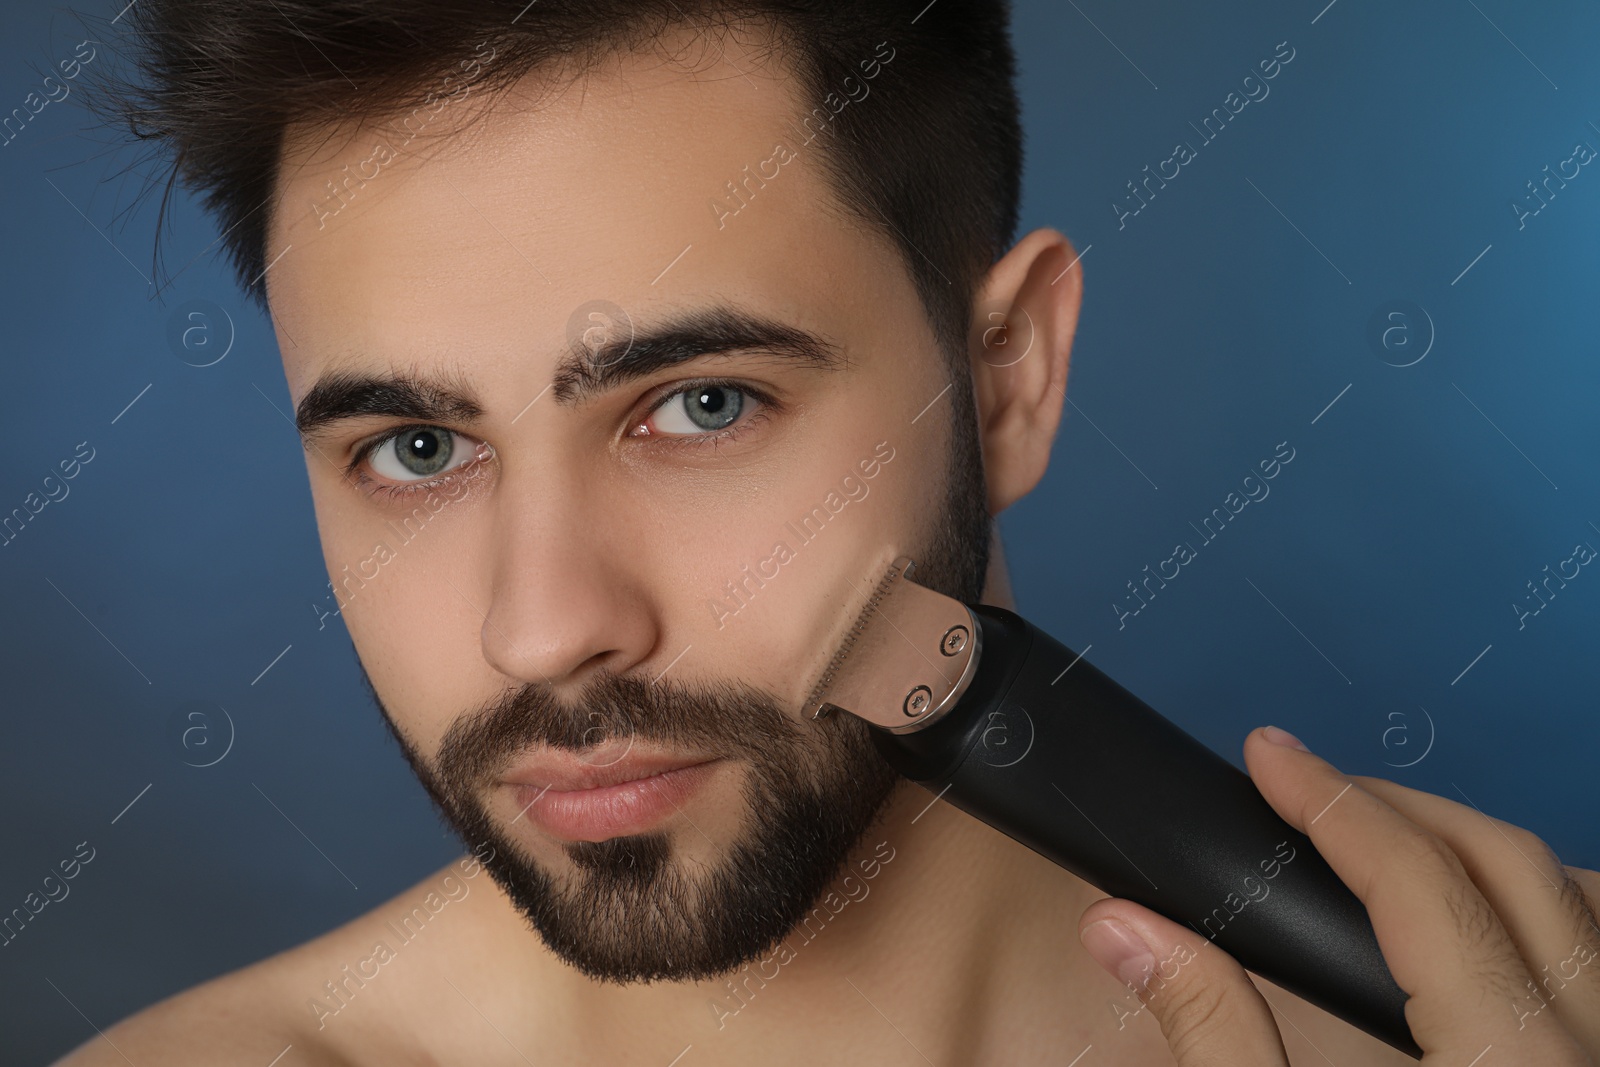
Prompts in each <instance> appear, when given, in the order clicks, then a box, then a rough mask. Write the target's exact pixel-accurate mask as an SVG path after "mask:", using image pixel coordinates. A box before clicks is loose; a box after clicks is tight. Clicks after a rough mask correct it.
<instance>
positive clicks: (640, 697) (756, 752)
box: [434, 671, 831, 789]
mask: <svg viewBox="0 0 1600 1067" xmlns="http://www.w3.org/2000/svg"><path fill="white" fill-rule="evenodd" d="M825 724H827V720H824V722H821V723H815V724H809V725H810V726H825ZM827 725H831V724H827ZM809 732H811V731H810V729H809V728H808V726H806V725H802V724H801V723H799V722H798V721H796V720H795V719H794V718H792V717H790V716H789V715H787V714H785V713H784V710H783V707H782V705H781V704H780V703H779V702H778V701H777V700H776V699H775V698H774V697H773V696H772V695H771V694H769V693H767V692H765V691H764V690H762V689H759V688H757V687H755V686H753V685H749V684H746V683H742V682H731V681H719V682H668V681H667V680H665V679H661V680H658V681H653V682H650V681H645V680H644V679H642V678H637V677H631V676H627V675H618V674H614V673H611V672H607V671H602V672H600V673H598V674H596V675H595V676H594V677H593V678H591V679H590V680H589V682H588V683H586V684H585V685H584V687H583V689H582V690H581V692H580V694H579V697H578V699H577V700H576V701H575V702H573V703H568V702H564V701H562V700H560V699H558V698H557V697H556V696H555V695H554V694H553V693H552V692H551V690H550V687H549V686H548V685H547V684H546V683H543V682H534V683H529V684H527V685H524V686H522V687H521V688H518V689H515V690H511V691H509V692H507V693H506V694H505V695H504V696H502V697H500V698H498V699H496V700H493V701H490V702H489V703H488V704H486V705H484V706H483V707H481V708H478V709H477V710H475V711H473V712H469V713H467V714H465V715H463V716H461V717H460V718H459V719H457V720H456V721H455V722H454V723H452V724H451V725H450V727H449V729H447V730H446V731H445V735H444V738H443V740H442V741H441V742H440V746H439V753H438V755H437V756H436V757H435V759H434V764H435V767H436V769H437V772H438V774H439V776H440V777H441V778H443V779H444V780H445V781H446V782H448V783H450V785H451V786H452V787H454V788H456V789H473V788H476V787H479V786H482V785H485V784H487V783H489V782H491V781H493V780H495V779H496V778H498V777H499V776H500V775H501V774H503V773H504V772H505V771H507V770H509V769H510V767H511V765H512V763H513V762H515V760H516V759H517V757H518V756H520V755H521V754H522V753H524V752H526V751H527V750H528V749H529V748H532V747H534V746H536V745H548V746H550V747H551V748H556V749H563V750H566V751H570V752H577V753H582V752H586V751H591V750H594V749H597V748H604V749H606V750H608V751H609V750H611V749H613V748H615V747H617V746H623V747H622V748H621V752H620V753H619V754H618V755H616V756H614V757H610V758H611V759H620V758H621V753H625V752H626V751H627V748H628V747H631V746H632V745H633V744H635V743H640V742H642V743H649V744H653V745H658V746H660V747H663V748H668V749H673V750H681V751H685V752H693V753H695V754H698V755H705V756H707V757H709V758H718V757H731V758H745V759H761V758H763V757H771V756H772V755H773V754H775V753H784V752H790V753H792V752H793V750H794V748H795V746H796V745H797V744H801V743H803V742H804V741H805V739H806V738H805V735H806V734H807V733H809Z"/></svg>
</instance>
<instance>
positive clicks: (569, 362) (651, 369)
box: [550, 305, 845, 406]
mask: <svg viewBox="0 0 1600 1067" xmlns="http://www.w3.org/2000/svg"><path fill="white" fill-rule="evenodd" d="M608 332H609V333H615V334H618V335H619V336H615V337H608V338H606V340H605V341H604V342H603V343H601V344H599V345H596V346H594V347H593V348H591V347H590V346H588V345H586V344H584V343H583V341H582V340H575V341H574V342H573V343H572V345H571V347H570V348H569V350H568V352H567V355H566V356H565V357H564V358H563V359H562V360H561V361H560V362H559V363H558V364H557V365H556V370H555V374H554V376H553V377H552V378H551V382H550V384H551V387H552V391H553V392H554V394H555V398H556V402H557V403H559V404H565V405H569V406H570V405H575V404H580V403H582V402H583V401H585V400H587V399H589V398H590V397H593V396H595V395H596V394H599V393H603V392H605V391H606V390H608V389H614V388H616V387H617V386H619V385H622V384H624V383H625V382H629V381H633V380H635V379H637V378H644V377H647V376H649V375H651V374H654V373H655V372H656V371H659V370H665V369H666V368H669V367H673V366H676V365H677V364H679V363H686V362H688V361H689V360H692V359H698V358H699V357H701V356H709V355H721V354H725V353H731V352H739V351H761V352H770V353H773V354H774V355H778V356H782V357H784V358H786V359H793V360H797V361H799V362H801V363H804V364H807V365H810V366H813V367H818V368H829V367H837V366H839V365H840V364H842V363H843V362H844V361H845V360H844V357H843V356H842V355H840V353H839V352H838V351H837V349H836V348H835V347H834V345H833V344H831V343H830V342H828V341H827V340H825V339H824V338H822V337H820V336H818V335H816V334H813V333H809V332H807V331H805V330H802V329H799V328H798V327H794V326H790V325H788V324H786V323H782V322H779V321H778V320H776V319H771V318H767V317H765V316H762V315H756V314H753V313H751V312H748V311H742V310H740V309H738V308H734V307H729V306H726V305H718V306H715V307H710V308H701V309H696V310H694V311H689V312H684V313H681V314H679V315H677V316H674V317H672V318H670V319H667V320H664V321H662V322H658V323H656V324H654V325H652V326H649V327H647V328H644V329H641V330H630V329H629V327H628V324H627V323H622V324H618V325H613V327H612V328H611V329H610V330H609V331H608ZM630 334H631V336H630Z"/></svg>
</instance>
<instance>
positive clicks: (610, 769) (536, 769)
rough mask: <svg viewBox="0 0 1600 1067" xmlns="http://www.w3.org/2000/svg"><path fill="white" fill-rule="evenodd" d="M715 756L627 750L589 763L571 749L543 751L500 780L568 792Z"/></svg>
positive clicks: (650, 774) (678, 767)
mask: <svg viewBox="0 0 1600 1067" xmlns="http://www.w3.org/2000/svg"><path fill="white" fill-rule="evenodd" d="M714 758H715V757H711V756H667V755H650V754H648V753H642V752H629V753H627V754H626V755H624V756H623V757H622V758H621V759H618V760H616V761H615V762H609V763H607V762H599V763H591V762H588V761H586V760H584V759H583V758H581V757H579V756H575V755H572V754H570V753H563V752H556V751H546V752H543V753H541V754H539V755H537V756H530V757H528V758H526V759H524V760H522V761H521V762H519V763H518V764H517V765H516V766H515V767H514V768H513V769H512V770H511V771H510V772H508V773H507V774H506V775H504V776H503V777H502V778H501V781H502V782H504V783H505V784H506V785H525V786H533V787H534V788H537V789H542V790H544V791H545V792H555V793H567V792H572V791H574V790H579V789H599V788H602V787H604V786H608V785H621V784H622V783H623V782H633V781H637V780H639V779H641V778H651V777H654V776H655V775H658V774H665V773H666V772H667V771H677V770H683V769H684V768H686V767H696V766H699V765H700V764H702V763H710V762H711V761H712V759H714Z"/></svg>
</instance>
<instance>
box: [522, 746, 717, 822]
mask: <svg viewBox="0 0 1600 1067" xmlns="http://www.w3.org/2000/svg"><path fill="white" fill-rule="evenodd" d="M722 762H724V761H723V760H722V759H721V758H720V757H717V758H711V759H695V758H692V757H691V758H687V759H685V758H681V757H680V758H674V757H666V756H657V757H651V756H646V755H642V754H636V753H629V754H628V755H625V756H623V757H622V758H621V759H619V760H617V761H616V762H614V763H610V764H604V765H598V766H597V765H594V764H589V763H584V762H581V761H579V760H576V759H574V758H572V757H570V756H556V755H553V754H551V755H546V756H542V757H540V758H537V759H533V760H528V761H526V762H524V763H522V764H519V765H518V767H517V768H516V769H515V770H514V771H512V772H511V773H510V774H508V775H506V777H505V778H504V779H502V781H501V785H502V786H504V787H505V788H507V789H509V790H510V791H511V794H512V797H513V798H514V800H515V803H516V806H517V810H518V815H517V818H516V819H514V820H512V821H513V822H515V821H517V820H520V819H522V818H524V817H526V818H527V820H528V821H529V822H530V823H532V824H533V825H534V826H536V827H538V828H539V829H541V830H543V831H544V832H545V833H547V834H549V835H551V836H552V837H556V838H559V839H561V840H563V841H605V840H607V839H609V838H612V837H621V836H624V835H627V834H638V833H643V832H645V831H647V830H649V829H651V828H652V827H654V826H656V825H657V824H659V823H660V822H662V821H663V820H665V819H666V818H668V817H669V816H671V815H672V814H674V813H676V812H677V811H679V810H680V809H681V808H682V807H683V805H684V804H685V803H687V802H688V801H689V799H690V798H691V797H692V796H693V795H694V793H695V792H697V791H698V790H699V789H700V788H701V787H702V786H704V785H705V783H706V781H707V780H709V779H710V778H711V777H712V776H713V775H714V774H715V773H716V767H717V766H718V765H719V764H721V763H722Z"/></svg>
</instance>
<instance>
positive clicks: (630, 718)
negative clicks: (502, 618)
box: [362, 382, 990, 984]
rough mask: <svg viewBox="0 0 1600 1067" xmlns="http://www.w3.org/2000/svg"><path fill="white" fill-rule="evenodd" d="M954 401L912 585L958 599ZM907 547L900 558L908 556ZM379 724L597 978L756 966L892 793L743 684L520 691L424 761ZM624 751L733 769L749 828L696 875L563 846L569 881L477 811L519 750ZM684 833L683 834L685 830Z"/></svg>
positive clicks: (971, 569)
mask: <svg viewBox="0 0 1600 1067" xmlns="http://www.w3.org/2000/svg"><path fill="white" fill-rule="evenodd" d="M958 384H960V385H962V386H964V388H960V387H958V388H956V389H953V390H951V392H952V393H953V394H954V403H955V407H956V411H955V418H954V420H953V422H954V426H953V430H954V434H953V438H952V442H951V446H950V448H949V452H948V456H949V462H948V464H947V467H946V478H945V501H944V508H943V513H942V514H940V515H938V516H936V519H937V521H935V522H933V523H931V524H930V527H929V528H928V529H927V530H925V531H924V533H923V536H922V538H921V540H922V541H923V542H924V545H923V546H920V547H921V548H922V551H921V552H920V553H919V552H917V551H910V552H908V553H907V554H908V555H910V556H911V557H912V558H913V559H914V560H915V561H916V563H917V566H916V568H915V569H914V570H913V571H912V576H913V577H914V578H915V579H916V580H917V581H918V582H919V583H921V584H923V585H926V586H928V587H929V588H932V589H935V590H937V591H939V592H942V593H944V594H946V595H948V596H953V597H956V598H957V599H959V600H962V601H965V602H967V603H976V602H977V601H978V599H979V597H980V596H981V595H982V591H983V586H984V578H985V572H986V569H987V564H988V557H989V532H990V518H989V515H988V511H987V507H986V501H985V488H984V479H983V467H982V459H981V455H980V452H979V445H978V438H977V428H976V419H975V417H974V412H973V402H972V396H971V388H970V384H968V383H965V382H963V383H958ZM913 547H917V546H913ZM362 678H363V679H364V680H366V683H367V688H368V690H369V691H370V692H372V694H373V700H374V701H376V702H377V704H378V707H379V709H380V710H382V711H383V714H384V721H385V722H386V723H387V724H388V726H389V729H390V732H391V733H392V734H393V735H394V737H395V740H396V741H397V742H398V743H399V745H400V748H401V751H402V752H404V754H405V757H406V759H407V760H408V761H409V762H410V764H411V767H412V770H413V771H414V772H415V773H416V775H417V778H418V779H419V780H420V781H421V782H422V784H423V787H424V788H425V789H426V790H427V791H428V794H429V795H430V796H431V797H432V798H433V801H434V803H435V805H436V806H437V807H438V809H439V811H440V813H441V814H442V815H443V817H444V819H445V821H446V822H447V824H448V825H449V826H450V827H451V828H452V829H453V830H454V831H455V832H456V833H457V834H459V835H460V836H461V838H462V839H463V840H464V841H465V842H466V843H467V845H468V847H469V848H472V849H474V850H475V851H477V852H478V853H479V854H480V855H484V854H485V853H486V852H487V851H488V850H485V849H483V848H482V846H483V845H484V844H487V845H489V846H490V847H491V848H492V854H490V855H488V857H487V858H485V859H484V860H483V863H484V866H485V868H486V869H487V870H488V871H489V873H490V875H491V876H492V877H493V878H494V880H495V881H496V882H497V883H498V884H499V885H500V887H501V888H502V889H503V890H504V891H505V893H506V895H507V896H508V897H510V899H511V901H512V903H513V904H515V905H516V907H517V908H518V909H519V910H520V911H522V912H523V914H524V915H526V916H527V918H528V919H529V921H530V922H531V924H532V926H533V928H534V929H535V930H536V931H537V932H538V933H539V935H540V937H541V938H542V939H543V940H544V942H545V944H546V945H547V946H548V947H549V948H550V950H551V951H552V952H554V953H555V954H556V955H558V956H559V957H561V958H562V959H563V960H565V961H566V962H568V963H569V964H571V965H572V966H573V967H575V968H577V969H578V970H579V971H581V972H582V973H584V974H585V975H587V976H589V977H590V978H592V979H595V980H597V981H607V982H616V983H619V984H622V983H627V982H640V981H643V982H650V981H685V980H689V981H699V980H704V979H707V978H711V977H714V976H717V975H720V974H724V973H727V972H729V971H733V970H736V969H737V968H739V967H740V966H742V965H743V964H745V963H748V962H751V961H754V960H756V959H758V958H761V957H762V956H764V955H766V954H767V953H768V951H769V950H770V949H771V948H773V947H774V946H775V945H776V944H777V943H778V942H779V941H780V940H781V939H782V938H783V937H784V936H786V935H787V934H788V933H789V932H790V931H791V930H792V929H793V928H794V927H795V926H796V925H797V924H798V923H799V922H800V921H801V919H802V918H803V917H804V916H805V915H806V914H807V913H809V912H810V911H811V909H812V908H813V907H814V906H815V905H816V904H817V902H818V900H819V899H820V898H821V897H822V895H823V893H824V892H825V891H826V890H827V888H828V886H829V885H830V884H831V883H832V882H833V880H834V879H835V878H836V877H837V876H838V875H839V874H840V872H841V871H842V870H843V868H844V866H845V864H846V863H847V862H848V860H849V859H850V856H851V853H852V852H853V851H854V850H855V849H856V847H857V846H858V845H859V844H860V843H861V841H862V839H863V837H864V836H865V835H866V833H867V831H868V830H870V829H871V828H872V826H873V825H874V823H876V822H877V820H878V818H879V816H880V815H881V813H882V811H883V809H884V807H885V802H886V801H887V800H888V798H889V797H890V795H891V794H892V793H893V792H894V789H895V787H896V785H897V783H898V782H899V778H898V776H897V775H896V774H895V773H894V772H893V771H892V770H891V769H890V768H889V767H888V765H887V764H885V763H884V762H883V759H882V757H881V756H879V755H878V753H877V750H876V749H875V748H874V746H873V743H872V739H871V733H870V731H871V727H869V726H867V724H866V723H864V722H862V721H861V720H859V719H856V718H854V717H853V716H850V715H831V716H828V717H826V718H824V719H822V720H820V721H806V722H801V721H798V720H797V719H795V718H793V717H792V716H790V715H787V714H785V713H784V711H783V709H782V707H781V706H780V705H779V703H778V702H777V701H775V700H774V699H773V698H772V697H770V696H769V695H768V694H767V693H765V692H763V691H762V690H760V689H758V688H755V687H753V686H749V685H746V684H743V683H734V682H727V683H723V682H717V683H701V684H678V683H673V682H668V681H666V680H665V679H662V680H660V681H657V682H653V683H652V682H646V681H643V680H641V679H639V678H636V677H629V676H619V675H615V674H610V673H606V672H602V673H599V674H597V675H596V676H595V677H594V678H592V679H591V680H590V682H589V683H588V684H587V685H585V686H584V688H583V691H582V694H581V697H580V699H579V701H578V703H577V705H576V706H569V705H566V704H563V703H560V702H557V701H556V700H555V699H554V698H553V697H552V696H551V695H550V693H549V691H548V687H547V686H545V685H542V684H538V683H531V684H528V685H525V686H523V687H522V688H521V689H518V690H516V691H514V692H511V693H509V694H508V695H507V696H506V697H504V698H502V699H500V700H497V701H494V702H492V703H490V704H489V705H487V706H486V707H484V708H482V709H480V710H478V711H476V712H474V713H471V714H468V715H465V716H463V717H461V718H460V719H458V720H457V721H456V722H455V723H453V724H452V725H451V727H450V728H449V730H448V731H447V732H446V734H445V736H444V739H443V741H442V742H441V744H440V750H439V755H438V758H437V759H436V760H435V761H432V762H430V761H428V760H427V759H425V758H424V757H423V756H422V755H421V754H420V753H419V752H417V751H416V750H415V749H414V748H413V747H412V745H411V744H410V743H409V742H408V741H407V740H406V738H405V737H404V735H403V734H401V732H400V731H399V730H398V729H396V727H395V725H394V722H393V719H392V718H391V716H390V715H389V713H388V711H387V709H385V708H384V707H383V702H382V701H381V700H379V699H378V696H377V692H376V691H375V690H374V689H373V686H372V683H371V680H370V679H369V678H367V675H366V671H365V669H364V668H363V670H362ZM619 739H620V740H624V741H626V740H628V739H633V740H640V741H645V742H650V743H654V744H657V745H659V746H661V747H663V748H666V749H668V750H669V751H678V752H689V753H696V754H703V755H706V756H710V757H724V758H727V759H729V760H730V761H737V762H739V763H742V764H743V766H744V767H745V768H746V770H747V773H746V775H745V782H744V795H743V800H744V805H745V810H746V811H747V812H748V813H749V818H748V826H747V827H745V828H744V829H743V830H742V831H741V833H740V835H739V837H738V838H737V839H736V840H735V842H734V843H733V844H732V845H731V846H730V848H729V850H728V852H727V854H726V856H725V857H724V858H723V859H722V860H721V862H720V863H718V864H717V865H716V866H714V867H711V868H708V869H706V870H705V871H704V872H703V873H702V874H701V875H700V876H699V877H694V876H691V875H690V874H688V873H686V872H685V870H684V868H683V865H682V863H681V862H679V863H674V862H673V848H672V839H671V837H670V835H669V834H667V833H665V832H651V833H643V834H633V835H627V836H622V837H615V838H611V839H609V840H605V841H583V842H570V843H565V844H563V846H562V847H563V850H564V851H565V852H566V855H567V857H568V858H569V860H570V861H571V862H572V864H573V866H574V867H575V868H576V869H577V871H578V872H579V873H578V874H577V875H576V876H575V877H573V878H570V879H564V880H558V879H556V878H554V877H552V876H551V874H550V873H549V872H547V871H545V870H543V869H541V868H540V867H539V866H538V865H537V864H536V863H534V862H533V861H532V860H530V859H528V858H526V857H525V855H524V853H523V852H522V851H521V849H520V848H519V847H518V846H517V845H516V843H515V842H514V841H513V839H512V838H511V837H510V836H509V834H508V833H507V832H506V831H505V830H504V829H503V828H502V826H501V825H499V824H498V823H497V822H496V820H495V819H494V818H493V817H492V816H491V815H490V814H489V812H488V811H487V810H486V809H485V807H484V806H483V804H482V802H481V800H480V799H479V798H480V797H481V796H482V795H483V794H484V791H485V790H486V789H488V788H490V787H491V786H492V785H493V783H494V781H495V780H496V776H497V774H498V773H500V772H503V771H504V770H506V769H507V768H508V766H509V765H510V763H511V762H512V761H513V760H514V759H515V758H516V757H517V756H518V755H520V754H521V753H522V752H524V751H526V750H527V749H528V748H529V747H530V746H532V745H536V744H547V745H550V746H552V747H556V748H564V749H568V750H571V751H581V750H586V749H589V748H591V747H592V746H595V745H597V744H599V743H601V742H604V741H608V740H609V741H615V740H619ZM696 829H697V828H696Z"/></svg>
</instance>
